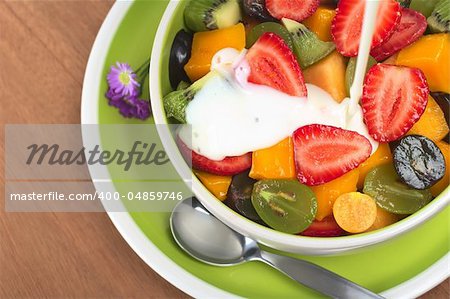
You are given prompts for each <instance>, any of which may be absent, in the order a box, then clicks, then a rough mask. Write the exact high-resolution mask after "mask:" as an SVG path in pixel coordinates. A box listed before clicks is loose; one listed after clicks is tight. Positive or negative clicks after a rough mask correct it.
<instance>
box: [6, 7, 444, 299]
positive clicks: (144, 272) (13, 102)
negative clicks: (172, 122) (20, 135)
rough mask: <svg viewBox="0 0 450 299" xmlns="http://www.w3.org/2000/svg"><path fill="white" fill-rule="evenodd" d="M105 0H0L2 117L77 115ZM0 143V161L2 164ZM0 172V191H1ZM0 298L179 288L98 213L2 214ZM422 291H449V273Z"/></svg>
mask: <svg viewBox="0 0 450 299" xmlns="http://www.w3.org/2000/svg"><path fill="white" fill-rule="evenodd" d="M112 5H113V2H112V1H92V2H89V1H3V0H2V1H0V93H1V107H0V117H1V120H2V122H1V123H2V128H1V130H0V139H1V140H2V141H3V140H4V128H3V125H4V124H5V123H33V124H36V123H70V124H76V123H79V122H80V101H81V87H82V81H83V76H84V71H85V67H86V62H87V59H88V56H89V52H90V50H91V46H92V44H93V41H94V38H95V36H96V34H97V31H98V29H99V28H100V25H101V24H102V21H103V19H104V18H105V16H106V14H107V13H108V10H109V9H110V7H111V6H112ZM3 153H4V143H3V142H2V143H1V144H0V155H1V160H0V169H4V155H3ZM4 179H5V178H4V172H3V171H1V172H0V180H1V184H0V185H1V187H0V188H1V189H0V194H1V196H2V198H4V192H5V190H4ZM0 243H1V245H0V250H1V251H0V298H41V297H97V298H100V297H136V298H156V297H158V298H186V297H188V296H187V295H185V294H184V293H182V292H181V291H179V290H178V289H176V288H175V287H173V286H172V285H170V284H169V283H168V282H166V281H165V280H164V279H163V278H161V277H160V276H159V275H158V274H157V273H156V272H154V271H153V270H152V269H150V268H149V267H148V266H147V265H146V264H144V262H142V261H141V260H140V259H139V257H138V256H137V255H136V254H135V253H134V252H133V251H132V250H131V248H130V247H129V246H128V245H127V244H126V243H125V241H124V240H123V239H122V237H121V236H120V235H119V233H118V232H117V231H116V229H115V228H114V226H113V224H112V223H111V221H110V220H109V218H108V216H107V215H106V214H104V213H5V212H4V200H1V206H0ZM422 298H450V295H449V280H447V281H445V282H444V283H442V284H440V285H439V286H437V287H436V288H434V289H433V290H431V291H430V292H428V293H427V294H425V295H424V296H423V297H422Z"/></svg>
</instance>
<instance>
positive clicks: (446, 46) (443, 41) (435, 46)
mask: <svg viewBox="0 0 450 299" xmlns="http://www.w3.org/2000/svg"><path fill="white" fill-rule="evenodd" d="M396 64H398V65H404V66H409V67H415V68H419V69H421V70H422V71H423V72H424V74H425V77H426V78H427V81H428V85H429V86H430V90H431V91H443V92H446V93H450V34H449V33H439V34H430V35H425V36H423V37H421V38H420V39H418V40H417V41H416V42H414V43H413V44H411V45H409V46H408V47H406V48H404V49H403V50H401V51H400V52H399V53H398V56H397V61H396Z"/></svg>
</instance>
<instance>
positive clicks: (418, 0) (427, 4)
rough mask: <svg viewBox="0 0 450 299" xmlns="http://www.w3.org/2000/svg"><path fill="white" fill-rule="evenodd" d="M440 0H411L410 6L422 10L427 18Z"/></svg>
mask: <svg viewBox="0 0 450 299" xmlns="http://www.w3.org/2000/svg"><path fill="white" fill-rule="evenodd" d="M438 1H439V0H411V3H410V4H409V8H410V9H414V10H415V11H418V12H420V13H421V14H423V15H424V16H425V17H426V18H427V17H429V16H430V15H431V13H432V12H433V9H434V7H435V6H436V3H437V2H438Z"/></svg>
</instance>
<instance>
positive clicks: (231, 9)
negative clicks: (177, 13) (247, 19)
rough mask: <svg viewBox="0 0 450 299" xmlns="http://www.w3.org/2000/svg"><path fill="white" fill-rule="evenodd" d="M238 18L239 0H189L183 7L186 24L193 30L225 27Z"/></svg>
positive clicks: (239, 17) (237, 20)
mask: <svg viewBox="0 0 450 299" xmlns="http://www.w3.org/2000/svg"><path fill="white" fill-rule="evenodd" d="M240 20H241V7H240V4H239V0H190V1H189V2H188V4H187V5H186V8H185V9H184V21H185V23H186V26H187V27H188V28H189V29H191V30H192V31H194V32H199V31H208V30H214V29H221V28H227V27H230V26H233V25H235V24H237V23H238V22H239V21H240Z"/></svg>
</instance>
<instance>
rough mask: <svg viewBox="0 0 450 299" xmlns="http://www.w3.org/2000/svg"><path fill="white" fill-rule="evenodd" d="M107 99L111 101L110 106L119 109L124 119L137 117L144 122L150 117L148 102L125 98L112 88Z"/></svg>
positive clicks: (132, 97)
mask: <svg viewBox="0 0 450 299" xmlns="http://www.w3.org/2000/svg"><path fill="white" fill-rule="evenodd" d="M106 97H107V98H108V99H109V105H111V106H113V107H116V108H119V112H120V114H122V115H123V116H124V117H129V118H131V117H135V118H139V119H142V120H144V119H147V118H148V117H149V116H150V105H149V103H148V101H146V100H142V99H139V98H138V97H137V96H131V97H123V96H122V95H120V94H117V93H115V92H114V90H112V89H111V88H110V89H109V90H108V92H107V93H106Z"/></svg>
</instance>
